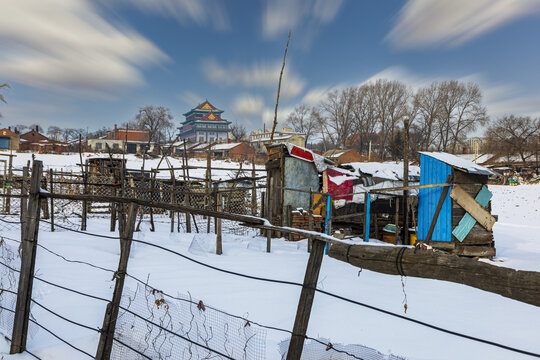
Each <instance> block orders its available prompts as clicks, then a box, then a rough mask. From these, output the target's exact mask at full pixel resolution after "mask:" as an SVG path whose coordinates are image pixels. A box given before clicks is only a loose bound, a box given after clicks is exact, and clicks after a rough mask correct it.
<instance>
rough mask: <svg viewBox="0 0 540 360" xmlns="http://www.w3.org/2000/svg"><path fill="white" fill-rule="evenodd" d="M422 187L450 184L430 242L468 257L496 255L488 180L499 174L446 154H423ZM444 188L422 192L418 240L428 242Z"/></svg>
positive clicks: (434, 188) (427, 189) (421, 154)
mask: <svg viewBox="0 0 540 360" xmlns="http://www.w3.org/2000/svg"><path fill="white" fill-rule="evenodd" d="M420 168H421V170H420V185H427V184H442V183H446V182H447V179H448V177H449V176H450V179H451V181H450V183H451V184H452V186H451V187H450V189H449V190H447V193H446V196H445V197H444V202H443V203H442V207H441V208H440V211H439V214H438V216H437V221H436V223H435V227H434V229H433V232H432V236H431V239H430V243H431V244H432V245H433V246H435V247H440V248H444V249H447V250H449V251H450V252H452V253H455V254H457V255H464V256H494V255H495V245H494V241H493V233H492V226H493V223H494V222H495V218H494V217H493V216H492V215H491V202H490V199H491V192H490V191H489V190H488V188H487V183H488V178H489V176H492V175H498V174H497V173H495V172H494V171H491V170H489V169H488V168H486V167H483V166H481V165H477V164H475V163H473V162H472V161H469V160H466V159H463V158H460V157H458V156H455V155H452V154H448V153H443V152H420ZM443 191H444V187H433V188H424V189H420V194H419V197H420V199H419V206H418V239H419V240H421V241H422V240H426V238H427V236H428V233H429V229H430V226H431V223H432V221H433V218H434V215H435V214H436V209H437V207H438V204H439V200H440V199H441V197H442V195H443Z"/></svg>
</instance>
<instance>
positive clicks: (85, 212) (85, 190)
mask: <svg viewBox="0 0 540 360" xmlns="http://www.w3.org/2000/svg"><path fill="white" fill-rule="evenodd" d="M79 141H80V140H79ZM81 168H82V169H83V170H84V172H83V182H84V184H83V194H85V195H86V194H88V163H86V165H85V166H84V168H83V166H82V163H81ZM87 215H88V202H87V201H86V200H83V202H82V214H81V216H82V219H81V230H82V231H86V217H87Z"/></svg>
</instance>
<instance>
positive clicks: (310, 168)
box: [283, 157, 319, 226]
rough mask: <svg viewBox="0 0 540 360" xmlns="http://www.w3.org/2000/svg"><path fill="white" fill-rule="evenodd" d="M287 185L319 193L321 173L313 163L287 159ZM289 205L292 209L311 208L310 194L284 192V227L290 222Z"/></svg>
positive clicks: (292, 158) (285, 185)
mask: <svg viewBox="0 0 540 360" xmlns="http://www.w3.org/2000/svg"><path fill="white" fill-rule="evenodd" d="M284 171H285V184H284V187H288V188H291V189H300V190H307V191H309V189H310V188H311V190H312V191H319V173H318V172H317V169H316V168H315V165H314V164H313V163H312V162H308V161H303V160H300V159H297V158H294V157H286V158H285V169H284ZM287 205H291V206H292V209H293V210H295V209H296V208H299V207H301V208H304V209H306V210H307V209H308V208H309V193H304V192H298V191H291V190H284V191H283V226H286V225H287V221H288V220H289V217H288V214H287Z"/></svg>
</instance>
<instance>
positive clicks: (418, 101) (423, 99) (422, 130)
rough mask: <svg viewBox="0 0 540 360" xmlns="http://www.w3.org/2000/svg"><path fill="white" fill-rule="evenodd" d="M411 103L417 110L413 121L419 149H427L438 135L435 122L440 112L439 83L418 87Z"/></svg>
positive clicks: (433, 143)
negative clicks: (415, 125)
mask: <svg viewBox="0 0 540 360" xmlns="http://www.w3.org/2000/svg"><path fill="white" fill-rule="evenodd" d="M413 104H414V106H415V107H416V109H417V110H418V116H416V117H415V118H414V122H416V124H417V125H418V127H417V128H416V130H417V131H418V134H419V135H420V137H419V139H418V140H420V143H419V144H418V146H419V149H421V150H429V148H430V146H433V145H435V141H436V139H437V136H438V135H439V133H438V131H437V124H438V120H439V118H440V117H441V114H442V101H441V92H440V84H439V83H438V82H432V83H431V85H429V86H427V87H423V88H420V89H419V90H418V91H417V92H416V94H415V95H414V99H413ZM411 120H413V119H411Z"/></svg>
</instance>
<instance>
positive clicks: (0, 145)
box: [0, 137, 9, 149]
mask: <svg viewBox="0 0 540 360" xmlns="http://www.w3.org/2000/svg"><path fill="white" fill-rule="evenodd" d="M0 149H9V138H7V137H6V138H0Z"/></svg>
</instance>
